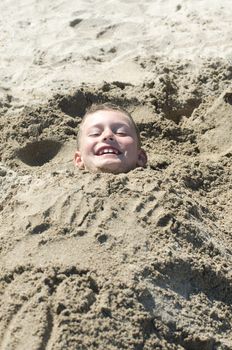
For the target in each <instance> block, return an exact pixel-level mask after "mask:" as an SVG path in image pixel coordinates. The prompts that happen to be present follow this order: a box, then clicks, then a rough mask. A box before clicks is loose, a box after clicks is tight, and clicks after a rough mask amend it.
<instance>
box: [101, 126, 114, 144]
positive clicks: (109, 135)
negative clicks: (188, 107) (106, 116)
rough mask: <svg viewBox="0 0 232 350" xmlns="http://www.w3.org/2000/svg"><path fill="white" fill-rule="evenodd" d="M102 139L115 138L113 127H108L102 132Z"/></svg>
mask: <svg viewBox="0 0 232 350" xmlns="http://www.w3.org/2000/svg"><path fill="white" fill-rule="evenodd" d="M102 139H103V140H111V141H113V140H114V133H113V132H112V130H111V129H109V128H107V129H105V130H104V132H103V133H102Z"/></svg>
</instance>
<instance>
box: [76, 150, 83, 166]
mask: <svg viewBox="0 0 232 350" xmlns="http://www.w3.org/2000/svg"><path fill="white" fill-rule="evenodd" d="M74 164H75V165H76V166H78V168H84V163H83V160H82V157H81V152H80V151H76V153H75V155H74Z"/></svg>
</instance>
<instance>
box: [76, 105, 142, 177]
mask: <svg viewBox="0 0 232 350" xmlns="http://www.w3.org/2000/svg"><path fill="white" fill-rule="evenodd" d="M75 163H76V165H77V166H78V167H80V168H84V169H87V170H89V171H91V172H109V173H114V174H118V173H126V172H128V171H130V170H132V169H134V168H136V167H137V166H144V165H145V164H146V154H145V152H144V151H143V150H142V149H140V147H139V142H138V137H137V133H136V130H135V127H134V125H133V123H132V121H131V120H130V118H129V117H128V116H127V115H125V114H123V113H122V112H120V111H117V110H99V111H96V112H94V113H91V114H89V115H87V116H86V118H85V120H84V122H83V124H82V126H81V132H80V139H79V150H78V151H77V152H76V154H75Z"/></svg>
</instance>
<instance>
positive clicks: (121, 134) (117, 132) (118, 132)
mask: <svg viewBox="0 0 232 350" xmlns="http://www.w3.org/2000/svg"><path fill="white" fill-rule="evenodd" d="M116 134H117V135H120V136H127V133H126V132H125V131H120V130H118V131H116Z"/></svg>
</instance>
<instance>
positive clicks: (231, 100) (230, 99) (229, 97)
mask: <svg viewBox="0 0 232 350" xmlns="http://www.w3.org/2000/svg"><path fill="white" fill-rule="evenodd" d="M223 98H224V101H225V102H226V103H229V104H230V105H232V93H231V92H227V93H226V94H225V95H224V96H223Z"/></svg>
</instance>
